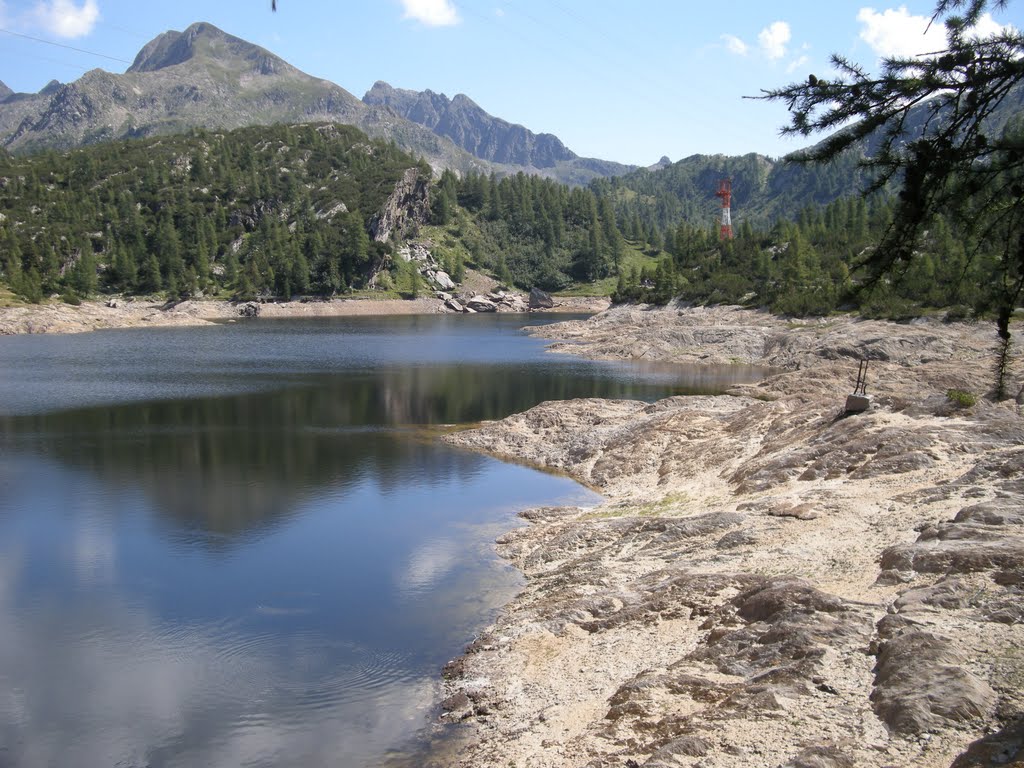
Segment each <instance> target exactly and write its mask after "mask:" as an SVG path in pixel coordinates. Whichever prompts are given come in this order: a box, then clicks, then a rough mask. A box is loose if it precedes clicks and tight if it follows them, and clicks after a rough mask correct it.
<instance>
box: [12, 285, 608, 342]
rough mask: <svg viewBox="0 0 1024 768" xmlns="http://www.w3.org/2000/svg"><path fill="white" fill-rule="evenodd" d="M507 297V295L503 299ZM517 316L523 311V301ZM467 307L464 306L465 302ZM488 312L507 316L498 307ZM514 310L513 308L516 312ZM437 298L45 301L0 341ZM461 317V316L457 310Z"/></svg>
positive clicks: (408, 306) (420, 306)
mask: <svg viewBox="0 0 1024 768" xmlns="http://www.w3.org/2000/svg"><path fill="white" fill-rule="evenodd" d="M509 295H511V294H509ZM516 298H517V299H521V301H519V302H518V304H522V307H521V308H520V310H519V311H526V300H525V298H523V297H519V296H516ZM467 303H468V301H467ZM491 303H493V304H495V306H494V309H493V310H491V311H512V310H511V309H510V307H509V306H506V305H504V304H502V303H501V302H491ZM518 304H517V306H518ZM607 306H608V300H607V299H590V298H581V299H558V300H557V301H556V302H555V305H554V306H553V307H551V308H546V309H544V310H543V311H545V312H597V311H600V310H602V309H605V308H606V307H607ZM452 311H453V310H451V309H449V308H447V307H446V306H445V300H444V299H443V298H435V297H429V298H418V299H329V300H314V301H299V300H296V301H287V302H263V303H257V302H241V303H239V302H231V301H226V300H218V299H203V300H185V301H180V302H166V301H161V300H149V299H142V298H140V299H131V298H128V299H124V298H116V299H107V300H103V301H83V302H82V303H81V304H79V305H75V306H73V305H70V304H65V303H63V302H60V301H56V300H51V301H50V302H48V303H44V304H26V305H20V306H14V307H3V308H0V336H10V335H17V334H32V333H85V332H88V331H97V330H103V329H107V328H139V327H158V326H200V325H210V324H213V323H225V322H233V321H237V320H239V319H241V318H244V317H254V316H256V315H258V316H260V317H270V318H285V317H292V318H296V317H352V316H360V315H367V316H369V315H376V316H383V315H429V314H438V313H450V312H452ZM460 311H461V310H460Z"/></svg>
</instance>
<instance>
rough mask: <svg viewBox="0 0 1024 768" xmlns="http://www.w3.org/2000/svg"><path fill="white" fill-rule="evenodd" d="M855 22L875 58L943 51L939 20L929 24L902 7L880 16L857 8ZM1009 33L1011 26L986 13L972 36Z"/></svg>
mask: <svg viewBox="0 0 1024 768" xmlns="http://www.w3.org/2000/svg"><path fill="white" fill-rule="evenodd" d="M857 21H859V22H860V23H861V30H860V39H861V40H863V41H864V42H865V43H867V44H868V45H870V46H871V49H872V50H873V51H874V52H875V53H877V54H878V55H879V56H901V57H911V56H920V55H922V54H927V53H936V52H937V51H941V50H944V49H945V48H946V28H945V25H943V24H942V22H941V21H940V20H939V21H935V22H932V18H931V16H914V15H912V14H911V13H910V12H909V11H907V9H906V6H902V5H901V6H900V7H899V8H897V9H895V10H893V9H892V8H889V9H886V10H884V11H882V12H881V13H879V12H878V11H876V10H875V9H874V8H861V9H860V11H859V12H858V13H857ZM929 24H930V25H931V26H929ZM1012 29H1013V27H1012V26H1011V25H1003V24H1000V23H999V22H997V21H996V20H995V19H993V18H992V15H991V14H989V13H986V14H983V15H982V17H981V18H980V19H979V20H978V23H977V24H976V25H975V26H974V29H973V30H972V33H973V35H974V36H977V37H989V36H990V35H994V34H996V33H998V32H1002V31H1010V30H1012ZM925 30H927V32H926V31H925Z"/></svg>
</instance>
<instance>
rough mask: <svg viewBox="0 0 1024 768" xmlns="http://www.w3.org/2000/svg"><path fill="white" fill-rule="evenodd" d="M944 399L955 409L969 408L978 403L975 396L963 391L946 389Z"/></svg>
mask: <svg viewBox="0 0 1024 768" xmlns="http://www.w3.org/2000/svg"><path fill="white" fill-rule="evenodd" d="M946 399H947V400H949V402H951V403H952V404H953V405H955V406H956V407H957V408H970V407H971V406H972V405H977V403H978V398H977V396H976V395H974V394H973V393H971V392H967V391H966V390H963V389H947V390H946Z"/></svg>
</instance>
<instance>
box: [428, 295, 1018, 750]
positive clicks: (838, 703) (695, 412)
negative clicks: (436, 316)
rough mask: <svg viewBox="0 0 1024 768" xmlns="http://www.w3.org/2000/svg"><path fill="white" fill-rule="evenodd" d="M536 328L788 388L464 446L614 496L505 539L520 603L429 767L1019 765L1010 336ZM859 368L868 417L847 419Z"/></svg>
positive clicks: (729, 314) (482, 647)
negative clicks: (746, 367)
mask: <svg viewBox="0 0 1024 768" xmlns="http://www.w3.org/2000/svg"><path fill="white" fill-rule="evenodd" d="M1022 330H1024V329H1020V328H1018V329H1017V331H1016V333H1017V337H1018V339H1019V336H1020V333H1021V331H1022ZM534 332H535V333H538V334H543V335H545V336H547V337H549V338H553V339H557V341H556V343H555V344H554V345H553V349H554V350H555V351H565V352H572V353H575V354H584V355H588V356H593V357H605V358H640V359H647V360H662V361H688V360H694V361H704V362H740V363H751V364H758V365H767V366H773V367H776V368H779V369H782V371H783V372H781V373H778V374H777V375H773V376H771V377H769V378H767V379H766V380H764V381H762V382H761V383H759V384H756V385H748V386H742V387H736V388H734V389H733V390H731V391H730V393H729V394H727V395H723V396H715V397H707V396H701V397H673V398H668V399H666V400H662V401H660V402H657V403H653V404H645V403H638V402H633V401H606V400H597V399H586V400H574V401H566V402H547V403H543V404H541V405H538V406H537V407H535V408H533V409H531V410H529V411H527V412H525V413H522V414H518V415H515V416H511V417H509V418H507V419H504V420H501V421H498V422H490V423H485V424H484V425H482V426H480V427H479V428H477V429H473V430H467V431H464V432H459V433H455V434H453V435H450V436H449V437H448V438H447V439H448V440H449V441H450V442H452V443H453V444H455V445H459V446H464V447H466V448H469V449H473V450H480V451H484V452H487V453H490V454H493V455H498V456H504V457H510V458H514V459H515V460H517V461H524V462H528V463H532V464H534V465H537V466H540V467H544V468H550V469H556V470H559V471H562V472H566V473H568V474H570V475H571V476H573V477H575V478H576V479H578V480H580V481H581V482H584V483H586V484H587V485H589V486H591V487H594V488H596V489H598V490H599V491H600V492H601V493H603V494H604V496H605V498H606V501H605V502H604V503H603V504H602V505H600V506H599V507H597V508H594V509H539V510H530V511H528V512H526V513H524V515H523V516H524V517H525V518H526V519H527V520H528V521H529V523H530V524H529V525H527V526H526V527H523V528H519V529H516V530H514V531H511V532H509V533H507V534H505V535H503V536H502V537H500V538H499V539H498V549H499V552H500V553H501V554H502V555H503V556H504V557H506V558H508V559H509V560H510V561H511V562H513V563H514V564H515V565H517V566H518V567H519V568H520V569H522V571H523V572H524V574H525V575H526V578H527V583H526V586H525V588H524V590H523V591H522V593H521V594H520V595H519V596H518V597H517V598H516V599H515V600H514V601H513V602H512V603H511V604H509V605H508V606H506V608H505V609H504V610H503V612H502V614H501V616H500V617H499V619H498V620H497V621H496V622H495V624H494V625H493V626H491V627H489V628H488V629H487V630H486V631H485V632H484V633H483V634H482V635H481V636H480V637H479V638H478V639H477V640H476V641H475V642H474V643H473V644H472V645H471V646H470V647H469V648H468V649H467V651H466V653H465V654H464V655H463V656H462V657H460V658H459V659H457V660H455V661H453V662H452V663H451V664H449V665H448V667H447V668H446V670H445V678H446V680H445V686H446V695H447V698H446V699H445V702H444V714H443V716H442V720H443V721H445V722H447V723H455V722H457V723H460V724H461V725H460V727H459V728H458V729H457V730H456V731H455V732H454V734H453V733H452V732H451V731H448V732H447V736H446V737H445V738H444V739H443V740H442V741H441V743H440V746H439V747H438V749H437V750H436V757H434V758H433V760H434V762H433V763H432V764H435V765H439V766H440V765H445V766H449V765H450V766H467V767H468V766H499V765H500V766H524V767H525V766H590V767H592V768H603V767H606V766H608V767H610V766H640V765H644V766H703V767H705V768H708V767H710V766H735V765H744V766H794V767H796V768H827V767H829V766H837V767H838V766H878V767H879V768H881V766H896V765H899V766H957V768H963V767H966V766H983V765H984V766H988V765H1008V764H1017V761H1020V760H1024V417H1022V415H1021V412H1020V406H1019V405H1017V404H1016V403H1014V402H1013V401H1010V402H1003V403H998V404H996V403H993V402H991V401H989V400H985V399H984V398H983V397H982V396H983V395H984V394H985V390H986V389H987V387H988V386H989V382H990V381H991V379H992V376H991V373H990V372H991V365H992V355H993V350H994V341H995V333H994V330H993V329H992V327H991V326H987V325H983V324H982V325H976V324H966V323H953V324H943V323H941V322H938V321H922V322H916V323H912V324H894V323H884V322H875V321H858V320H855V319H850V318H840V319H829V320H825V321H809V322H787V321H784V320H781V319H778V318H773V317H771V316H770V315H768V314H765V313H760V312H754V311H749V310H740V309H734V308H714V309H703V308H685V307H672V308H667V309H646V308H615V309H612V310H610V311H608V312H605V313H602V314H601V315H598V316H596V317H594V318H591V319H590V320H588V321H571V322H567V323H560V324H556V325H553V326H545V327H544V328H541V329H537V330H535V331H534ZM1015 352H1016V354H1017V359H1018V360H1019V359H1020V357H1021V355H1022V353H1024V350H1022V345H1021V344H1020V342H1019V341H1018V342H1017V345H1016V349H1015ZM862 358H867V359H869V360H870V361H871V363H870V373H869V382H868V393H869V394H871V395H872V396H873V400H874V402H873V405H872V407H871V408H870V409H869V410H868V411H867V412H866V413H863V414H858V415H845V414H844V412H843V403H844V401H845V397H846V395H847V393H848V392H849V391H850V390H851V389H852V387H853V380H854V376H855V374H856V371H857V361H858V360H859V359H862ZM1013 377H1014V378H1013V381H1014V384H1013V387H1014V390H1013V391H1016V389H1017V388H1018V387H1021V386H1022V384H1024V370H1022V368H1021V366H1020V364H1019V363H1018V364H1017V366H1016V368H1015V369H1014V371H1013ZM951 390H960V391H963V392H964V393H969V394H971V395H974V396H976V397H977V401H976V403H975V404H973V405H971V404H969V403H970V398H969V397H967V398H957V397H951V396H950V395H949V392H950V391H951Z"/></svg>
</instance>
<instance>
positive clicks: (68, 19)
mask: <svg viewBox="0 0 1024 768" xmlns="http://www.w3.org/2000/svg"><path fill="white" fill-rule="evenodd" d="M32 15H33V16H34V17H35V21H36V23H37V24H39V25H40V26H41V27H42V28H43V29H45V30H46V31H47V32H49V33H50V34H52V35H56V36H57V37H67V38H74V37H84V36H85V35H88V34H89V33H90V32H92V28H93V27H94V26H96V22H97V21H99V18H100V7H99V6H98V5H97V4H96V0H83V2H82V4H81V6H78V5H76V4H75V2H74V0H44V2H40V3H37V4H36V6H35V8H34V9H33V11H32Z"/></svg>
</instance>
